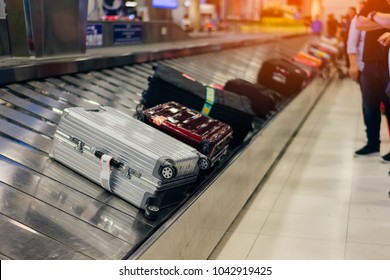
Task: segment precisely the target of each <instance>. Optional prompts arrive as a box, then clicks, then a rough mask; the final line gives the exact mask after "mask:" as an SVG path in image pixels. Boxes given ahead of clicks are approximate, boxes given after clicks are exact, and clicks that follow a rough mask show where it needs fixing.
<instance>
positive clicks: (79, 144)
mask: <svg viewBox="0 0 390 280" xmlns="http://www.w3.org/2000/svg"><path fill="white" fill-rule="evenodd" d="M70 140H71V141H72V142H73V143H75V144H76V145H77V146H76V147H75V149H76V150H78V151H79V152H80V153H82V152H84V146H85V143H84V142H83V141H81V140H80V139H78V138H76V137H72V138H71V139H70Z"/></svg>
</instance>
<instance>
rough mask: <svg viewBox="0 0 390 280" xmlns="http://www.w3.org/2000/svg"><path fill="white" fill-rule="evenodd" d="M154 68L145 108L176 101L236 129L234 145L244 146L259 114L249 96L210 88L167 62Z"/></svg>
mask: <svg viewBox="0 0 390 280" xmlns="http://www.w3.org/2000/svg"><path fill="white" fill-rule="evenodd" d="M153 69H154V71H155V72H154V75H153V76H152V77H149V79H148V81H149V85H148V89H147V90H146V91H145V92H144V93H143V97H142V99H141V105H142V106H143V108H145V109H147V108H150V107H154V106H156V105H159V104H162V103H166V102H169V101H176V102H178V103H180V104H182V105H184V106H186V107H188V108H191V109H193V110H196V111H198V112H201V113H202V114H203V115H206V116H209V117H211V118H214V119H217V120H219V121H221V122H224V123H226V124H228V125H230V126H231V128H232V129H233V139H232V140H231V142H230V144H229V147H230V148H235V147H237V146H238V145H240V144H241V143H242V142H243V141H244V139H245V137H246V136H247V134H248V132H249V131H251V130H252V129H253V120H254V118H255V117H256V115H255V113H254V112H253V110H252V108H251V102H250V100H249V99H248V98H247V97H245V96H240V95H238V94H236V93H233V92H229V91H225V90H220V89H217V88H212V87H207V86H205V85H203V84H202V83H200V82H199V81H196V80H195V79H194V78H192V77H190V76H188V75H187V74H184V73H181V72H179V71H177V70H176V69H174V68H171V67H169V66H166V65H162V64H159V65H157V66H154V67H153ZM142 106H140V107H139V109H138V111H140V109H142Z"/></svg>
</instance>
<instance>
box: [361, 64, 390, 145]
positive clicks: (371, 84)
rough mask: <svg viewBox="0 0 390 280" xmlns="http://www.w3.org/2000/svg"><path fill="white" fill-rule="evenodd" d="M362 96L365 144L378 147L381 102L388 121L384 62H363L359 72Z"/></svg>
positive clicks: (389, 116) (387, 75)
mask: <svg viewBox="0 0 390 280" xmlns="http://www.w3.org/2000/svg"><path fill="white" fill-rule="evenodd" d="M360 78H361V80H360V82H361V89H362V98H363V118H364V123H365V125H366V134H367V141H368V142H367V144H368V145H370V146H372V147H374V148H379V146H380V127H381V109H380V105H381V102H383V104H384V106H385V114H386V118H387V120H388V121H390V108H389V97H388V96H387V95H386V94H385V90H386V87H387V84H388V82H389V69H388V65H387V62H386V63H365V64H364V69H363V71H362V74H361V77H360Z"/></svg>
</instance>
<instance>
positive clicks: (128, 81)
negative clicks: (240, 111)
mask: <svg viewBox="0 0 390 280" xmlns="http://www.w3.org/2000/svg"><path fill="white" fill-rule="evenodd" d="M303 38H304V39H303ZM305 38H306V40H305ZM307 40H309V37H299V38H290V39H287V40H283V41H281V40H278V41H275V42H271V43H264V44H260V45H252V46H246V47H241V48H235V49H229V50H224V51H220V52H213V53H206V54H199V55H195V56H188V57H181V58H175V59H169V60H163V61H159V63H163V64H166V65H170V66H172V67H174V68H176V69H178V70H180V71H183V72H186V73H188V74H189V75H191V76H192V77H194V78H196V79H198V80H199V81H201V82H202V83H204V84H210V83H218V84H224V83H225V82H226V81H227V80H228V79H231V78H236V77H239V78H243V79H246V80H249V81H252V82H255V81H256V75H257V72H258V70H259V68H260V66H261V63H262V61H264V60H265V59H266V58H268V57H270V56H271V55H272V54H274V52H275V50H277V49H278V48H288V49H289V51H292V52H294V51H299V50H301V49H304V47H305V45H306V43H307ZM154 63H156V62H155V61H151V62H144V63H140V64H134V65H127V66H123V67H114V68H111V69H109V68H107V69H101V70H94V71H90V72H87V73H74V74H67V75H63V76H57V77H48V78H45V79H42V80H32V81H26V82H24V83H17V84H9V85H5V86H3V87H2V88H0V101H1V100H2V101H1V102H0V104H1V105H0V142H1V145H0V170H1V171H0V201H2V203H0V228H1V230H0V259H6V258H10V259H123V258H131V255H132V254H133V253H134V252H135V250H136V249H137V248H138V247H139V246H140V245H142V244H143V243H144V242H145V241H146V240H147V239H148V238H149V237H150V235H151V234H152V233H154V232H155V231H156V230H157V229H158V228H159V227H160V226H161V225H162V224H164V222H165V221H166V220H167V219H169V217H170V216H172V214H173V213H175V211H176V209H177V206H172V207H168V208H165V209H162V211H161V212H160V214H159V218H158V220H156V221H151V220H148V219H146V218H145V217H144V216H143V213H142V211H139V210H138V209H137V208H135V207H133V206H132V205H130V204H129V203H126V202H125V201H123V200H121V199H120V198H118V197H116V196H114V195H112V194H110V193H108V192H106V191H105V190H103V189H102V188H101V187H99V186H97V185H95V184H94V183H92V182H90V181H89V180H87V179H85V178H83V177H82V176H80V175H78V174H77V173H75V172H74V171H71V170H70V169H68V168H66V167H64V166H63V165H61V164H59V163H57V162H55V161H53V160H52V159H51V158H50V157H49V152H50V148H51V143H52V137H53V133H54V131H55V127H56V124H57V123H58V121H59V119H60V117H61V113H62V110H63V109H64V108H66V107H71V106H82V107H88V106H95V105H96V104H102V105H108V106H111V107H114V108H117V109H119V110H121V111H122V112H125V113H127V114H130V115H134V113H135V107H136V106H137V104H138V103H139V100H140V98H141V94H142V92H143V90H145V89H146V88H147V86H148V85H147V78H148V77H149V76H150V75H152V74H153V70H152V65H153V64H154ZM258 129H261V127H258ZM231 153H233V152H231ZM234 153H239V149H238V150H237V151H235V152H234ZM221 168H222V167H221ZM217 172H218V170H216V171H215V173H214V174H212V175H211V177H208V178H207V180H205V181H204V182H200V183H199V185H198V186H197V188H205V187H207V185H208V184H209V182H211V181H212V176H215V175H216V174H217ZM187 199H189V200H190V199H191V193H189V197H188V198H187Z"/></svg>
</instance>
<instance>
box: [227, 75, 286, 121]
mask: <svg viewBox="0 0 390 280" xmlns="http://www.w3.org/2000/svg"><path fill="white" fill-rule="evenodd" d="M224 88H225V89H226V90H228V91H231V92H235V93H237V94H239V95H244V96H246V97H248V98H249V100H250V101H251V103H252V109H253V111H254V112H255V113H256V115H257V116H258V117H260V118H267V116H269V114H270V113H271V112H273V111H275V110H276V109H277V108H278V107H279V106H280V104H281V103H282V102H283V100H284V98H283V96H282V95H281V94H279V93H278V92H276V91H274V90H272V89H269V88H266V87H264V86H263V85H259V84H255V83H251V82H249V81H246V80H243V79H233V80H229V81H227V82H226V84H225V86H224Z"/></svg>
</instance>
